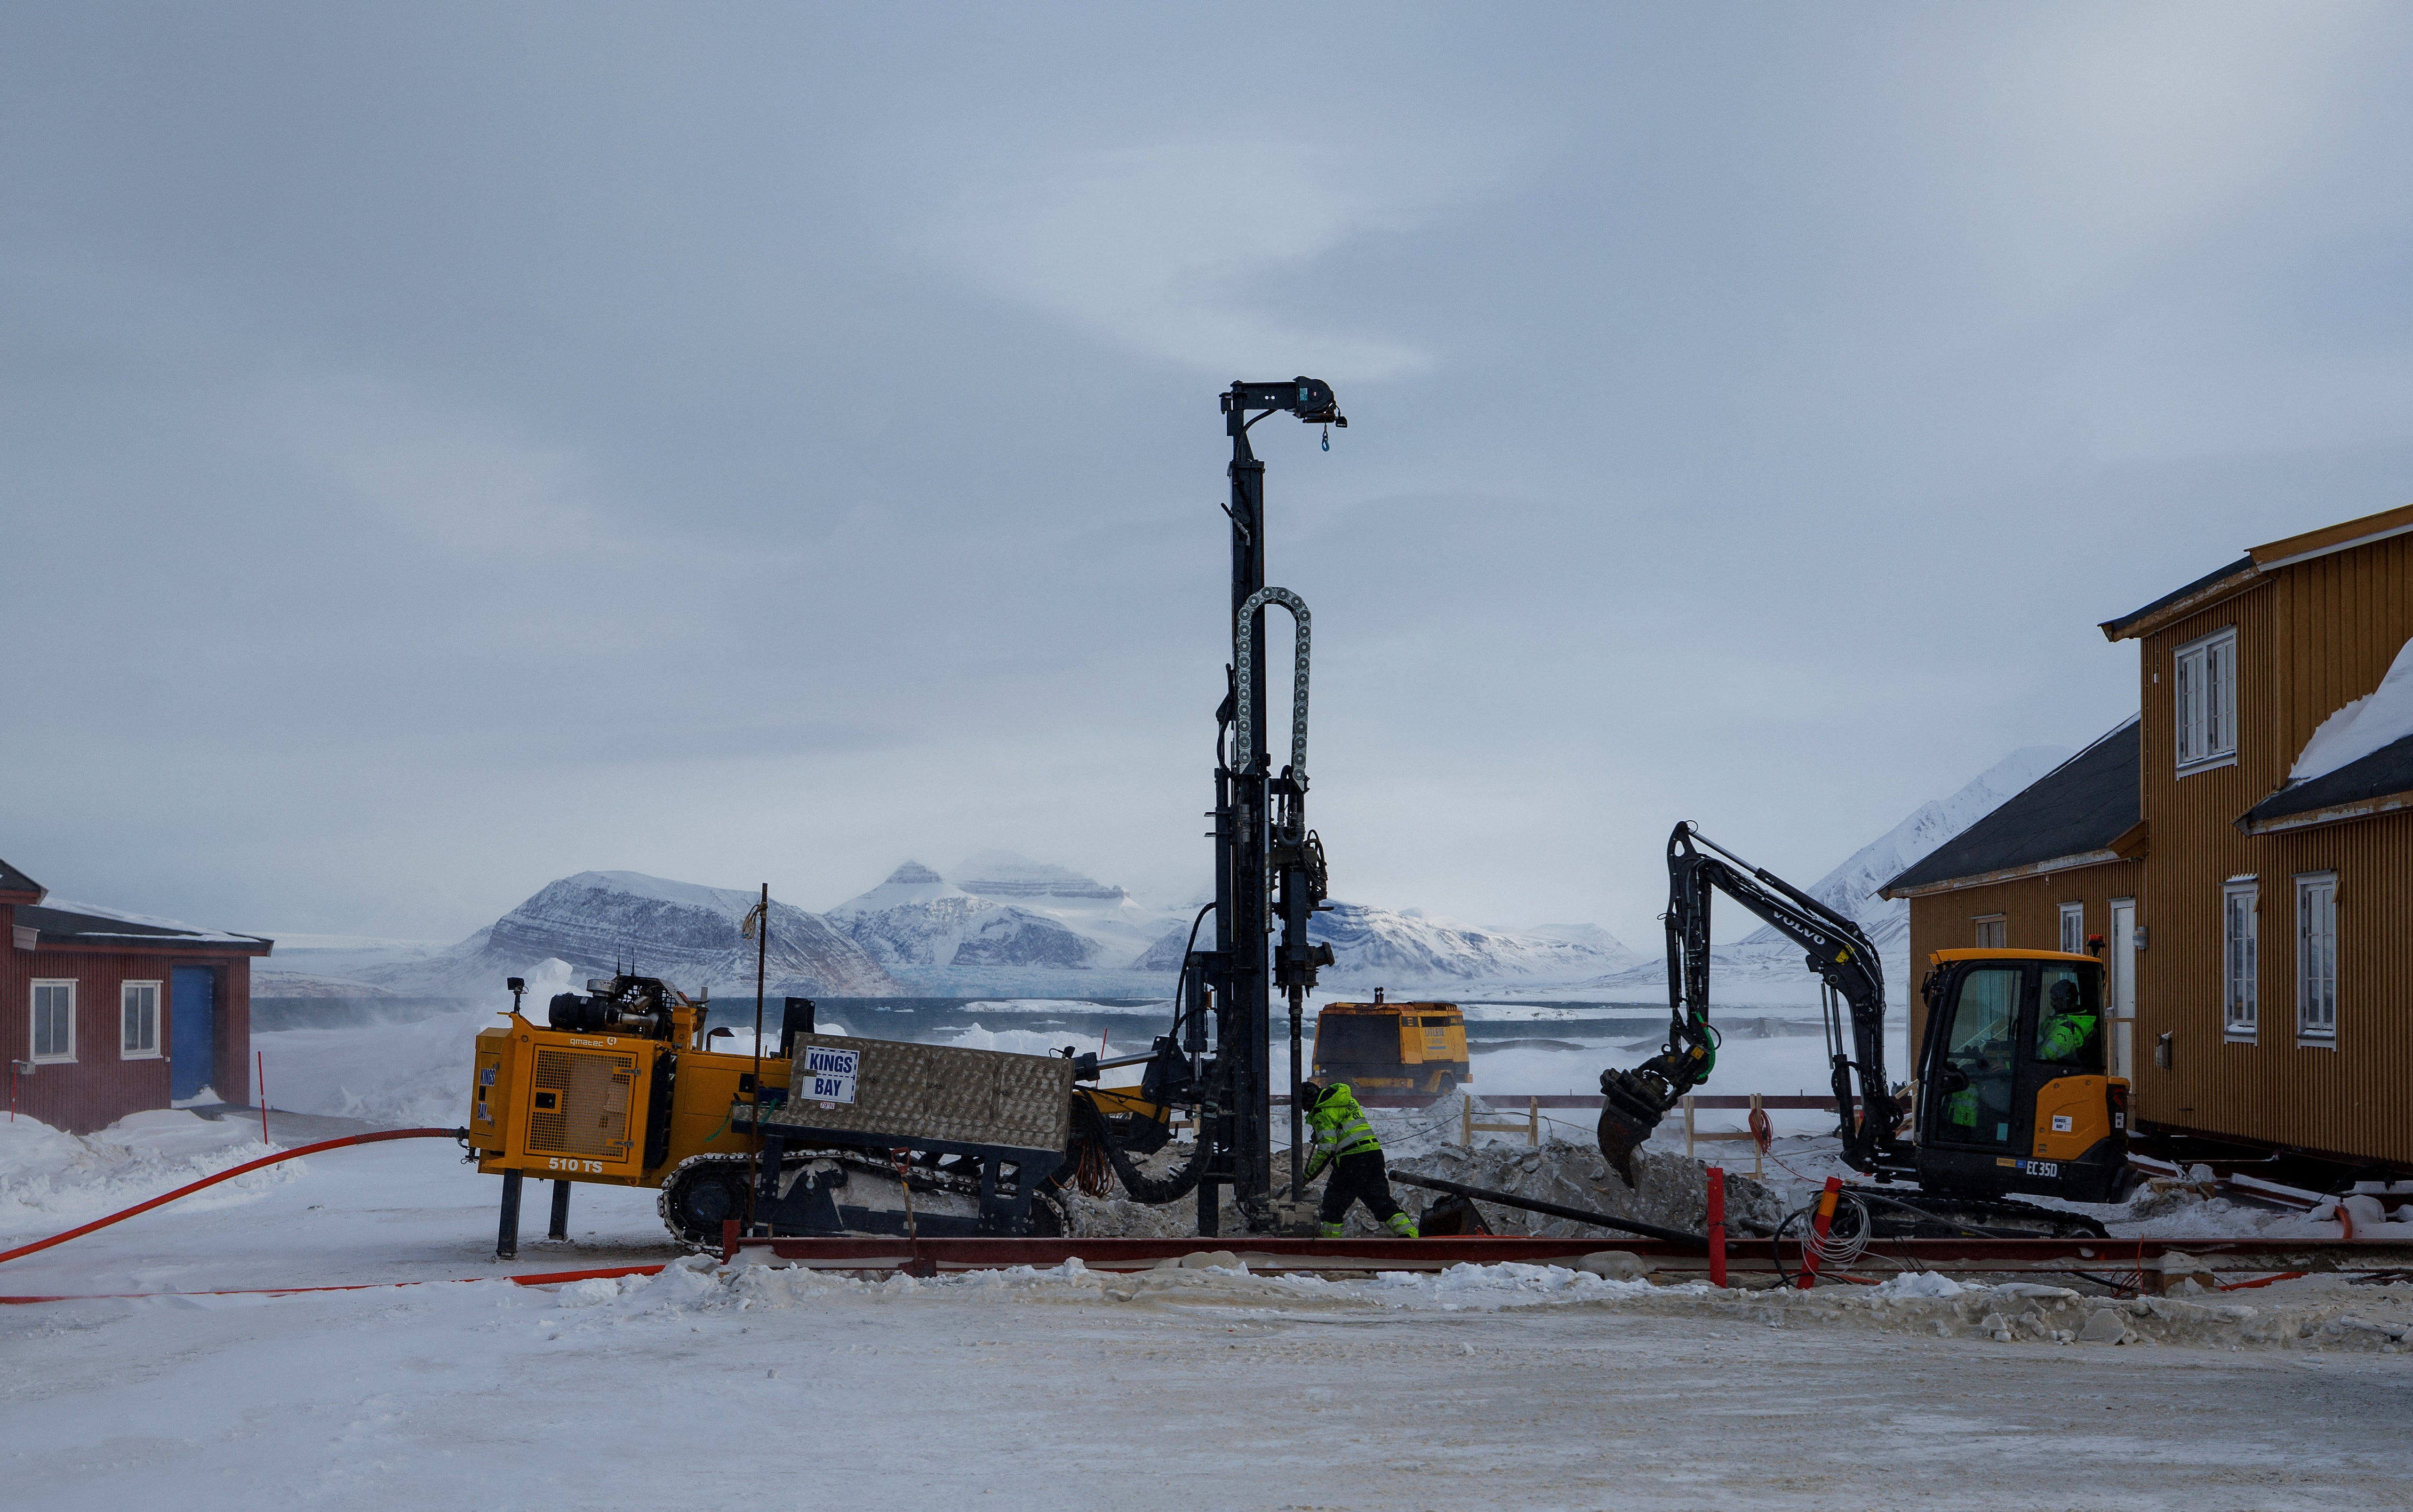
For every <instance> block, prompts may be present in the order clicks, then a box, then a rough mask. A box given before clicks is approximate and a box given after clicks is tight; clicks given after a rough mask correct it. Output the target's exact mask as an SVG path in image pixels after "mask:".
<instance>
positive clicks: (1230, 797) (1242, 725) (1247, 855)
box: [1180, 378, 1349, 1234]
mask: <svg viewBox="0 0 2413 1512" xmlns="http://www.w3.org/2000/svg"><path fill="white" fill-rule="evenodd" d="M1222 402H1223V428H1224V431H1225V433H1226V434H1227V435H1229V436H1230V437H1231V438H1232V467H1231V482H1232V501H1231V503H1230V504H1229V505H1227V506H1226V507H1225V511H1226V512H1227V513H1229V514H1230V515H1231V517H1232V662H1231V690H1230V693H1229V695H1228V696H1227V697H1226V698H1225V699H1224V701H1223V706H1222V707H1221V709H1219V710H1217V711H1216V727H1217V728H1216V763H1215V808H1214V809H1213V812H1212V817H1213V819H1214V821H1215V832H1214V837H1215V942H1214V948H1213V949H1211V950H1202V951H1194V952H1192V954H1191V956H1190V958H1189V960H1188V962H1187V963H1186V965H1187V968H1188V969H1187V971H1185V972H1184V975H1183V981H1184V983H1185V992H1186V998H1185V1001H1183V1002H1182V1003H1181V1004H1180V1023H1181V1026H1182V1028H1181V1033H1182V1044H1181V1049H1182V1050H1183V1051H1185V1052H1186V1053H1187V1054H1188V1055H1189V1057H1190V1058H1191V1060H1192V1062H1193V1063H1194V1064H1196V1065H1197V1068H1198V1069H1197V1073H1196V1075H1197V1080H1196V1086H1197V1087H1198V1089H1199V1091H1200V1094H1201V1101H1202V1104H1203V1105H1202V1106H1201V1108H1200V1110H1199V1129H1198V1137H1199V1139H1200V1141H1201V1142H1202V1144H1204V1145H1205V1147H1206V1148H1205V1149H1203V1150H1202V1151H1201V1152H1200V1159H1201V1161H1202V1169H1201V1171H1200V1179H1199V1183H1198V1232H1199V1233H1201V1234H1213V1233H1215V1232H1216V1228H1217V1207H1218V1203H1219V1200H1220V1197H1219V1189H1220V1188H1221V1187H1224V1186H1229V1187H1231V1188H1232V1190H1233V1196H1234V1199H1235V1200H1236V1203H1237V1205H1238V1207H1239V1208H1240V1211H1241V1212H1242V1213H1244V1214H1245V1215H1247V1220H1248V1223H1249V1226H1250V1227H1251V1229H1258V1230H1262V1229H1265V1228H1268V1227H1272V1226H1274V1225H1275V1223H1277V1221H1278V1220H1277V1217H1276V1214H1275V1210H1274V1207H1273V1169H1272V1167H1273V1139H1272V1134H1273V1129H1272V1121H1273V1118H1272V1116H1273V1104H1272V1099H1273V1087H1272V1070H1273V1068H1272V1066H1271V1064H1270V1062H1271V1060H1272V1059H1273V1034H1272V1030H1273V1014H1272V1010H1273V993H1274V990H1275V989H1276V988H1277V987H1279V988H1280V989H1281V991H1282V992H1283V994H1284V995H1285V996H1286V997H1287V998H1288V1000H1289V1007H1290V1030H1291V1039H1290V1043H1291V1067H1290V1085H1292V1086H1294V1087H1295V1086H1296V1085H1297V1083H1298V1079H1299V1075H1300V1066H1299V1063H1298V1062H1299V1050H1300V1042H1301V1039H1302V1033H1301V1026H1300V1018H1301V1015H1302V1013H1303V1011H1304V1008H1305V1005H1306V1000H1307V992H1308V989H1309V988H1310V987H1312V986H1314V985H1315V972H1316V968H1317V967H1318V966H1321V965H1329V964H1331V960H1332V951H1331V947H1330V946H1328V945H1322V946H1319V945H1310V943H1309V942H1308V938H1307V923H1308V918H1309V916H1310V914H1312V913H1313V912H1315V910H1316V909H1317V907H1318V906H1320V905H1321V904H1322V903H1323V901H1324V896H1325V867H1324V846H1323V842H1322V841H1321V840H1320V839H1318V838H1317V837H1316V835H1315V832H1314V831H1312V830H1310V829H1309V828H1308V827H1307V686H1308V651H1309V639H1310V636H1309V630H1310V618H1309V615H1308V610H1307V603H1306V601H1305V600H1302V599H1300V598H1299V596H1298V595H1297V594H1295V593H1293V592H1291V591H1290V590H1289V589H1287V588H1280V587H1267V586H1266V532H1265V503H1266V465H1265V464H1264V463H1262V462H1260V461H1258V460H1257V456H1256V453H1255V452H1253V451H1251V449H1250V446H1249V428H1250V427H1251V426H1252V425H1254V424H1255V423H1256V422H1258V421H1260V420H1263V419H1265V418H1266V416H1268V415H1272V414H1276V413H1279V412H1283V411H1287V412H1289V413H1292V414H1295V415H1296V416H1297V417H1298V418H1299V419H1300V420H1301V421H1303V422H1306V423H1308V424H1310V425H1317V424H1320V425H1325V426H1332V425H1339V426H1340V427H1342V428H1343V429H1346V428H1347V426H1348V424H1349V422H1348V420H1347V418H1346V417H1344V416H1343V415H1342V414H1341V413H1340V403H1339V401H1338V400H1337V399H1335V398H1334V396H1333V393H1332V386H1331V385H1330V384H1328V383H1325V382H1324V381H1323V380H1321V379H1319V378H1293V379H1291V380H1290V381H1289V382H1287V383H1234V384H1233V385H1232V387H1231V388H1230V389H1229V390H1228V391H1226V392H1225V393H1224V394H1223V396H1222ZM1326 435H1327V437H1328V436H1329V432H1328V431H1327V432H1326ZM1325 444H1326V446H1327V447H1328V446H1329V445H1330V442H1329V440H1328V439H1327V441H1326V443H1325ZM1274 604H1280V605H1281V606H1282V607H1283V608H1285V609H1287V610H1289V611H1290V613H1291V616H1292V618H1293V619H1294V620H1295V622H1296V626H1297V636H1296V643H1297V653H1296V657H1295V672H1294V675H1293V681H1292V689H1291V734H1290V761H1289V763H1288V764H1286V765H1284V766H1283V767H1282V768H1281V770H1280V771H1279V772H1277V771H1275V770H1274V768H1273V763H1272V758H1271V756H1270V754H1269V753H1268V752H1267V750H1266V691H1267V689H1266V643H1265V630H1266V609H1267V608H1268V607H1270V606H1272V605H1274ZM1277 923H1279V924H1280V926H1281V940H1280V941H1279V942H1278V943H1277V944H1276V946H1275V948H1274V949H1273V951H1272V952H1271V955H1270V958H1269V957H1268V953H1267V950H1266V943H1267V936H1269V935H1270V934H1272V933H1273V930H1274V926H1275V925H1276V924H1277ZM1210 1020H1211V1022H1212V1024H1213V1029H1214V1034H1213V1043H1212V1050H1211V1053H1210V1052H1209V1045H1208V1039H1207V1026H1208V1024H1209V1022H1210ZM1299 1119H1300V1110H1299V1109H1298V1108H1297V1107H1296V1105H1295V1104H1294V1105H1293V1107H1292V1109H1291V1160H1290V1166H1291V1169H1290V1195H1291V1198H1292V1199H1293V1200H1296V1199H1297V1198H1298V1197H1299V1195H1300V1193H1299V1188H1300V1186H1301V1184H1302V1183H1301V1181H1300V1169H1299V1160H1300V1154H1299V1150H1300V1144H1301V1140H1300V1133H1301V1131H1300V1129H1299Z"/></svg>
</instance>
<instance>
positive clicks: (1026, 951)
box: [828, 861, 1099, 976]
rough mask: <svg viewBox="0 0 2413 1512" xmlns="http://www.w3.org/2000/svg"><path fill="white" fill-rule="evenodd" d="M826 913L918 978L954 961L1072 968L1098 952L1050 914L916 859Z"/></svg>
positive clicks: (876, 955)
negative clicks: (997, 897)
mask: <svg viewBox="0 0 2413 1512" xmlns="http://www.w3.org/2000/svg"><path fill="white" fill-rule="evenodd" d="M828 917H829V921H830V922H831V923H832V924H833V925H836V926H837V927H838V928H840V929H843V930H845V931H846V933H847V934H848V936H849V937H851V939H852V940H853V941H855V942H856V943H857V944H859V945H861V946H862V947H863V948H864V949H865V950H866V951H868V952H869V953H870V954H871V957H872V958H873V959H874V960H877V961H879V962H880V963H881V966H883V967H889V968H894V969H896V970H897V971H905V972H907V973H910V974H918V975H922V976H928V975H930V974H931V972H932V971H933V969H937V970H941V971H942V970H944V969H946V968H951V967H957V966H963V967H1012V966H1037V967H1047V968H1053V969H1056V970H1062V971H1078V970H1080V969H1081V968H1083V967H1085V966H1088V965H1089V964H1090V963H1091V962H1092V961H1093V960H1094V959H1096V957H1097V956H1098V954H1099V951H1098V947H1097V945H1096V944H1094V943H1092V942H1091V941H1088V940H1085V939H1083V938H1082V937H1081V936H1079V935H1077V934H1075V933H1073V931H1072V930H1070V929H1068V928H1066V927H1064V926H1063V925H1061V924H1059V923H1058V922H1057V921H1056V920H1054V919H1051V918H1048V917H1047V916H1045V915H1044V914H1042V913H1038V912H1032V911H1031V910H1029V909H1023V908H1016V907H1014V906H1012V905H1011V904H1003V903H993V902H991V901H989V900H988V899H987V898H985V897H974V896H973V895H972V894H970V893H969V892H967V891H965V890H964V889H963V888H961V887H958V886H956V885H955V883H954V882H949V881H947V880H946V879H945V878H944V877H941V876H940V875H939V874H938V873H937V872H935V871H932V870H931V869H930V868H929V867H925V866H924V865H922V864H921V863H920V862H918V861H908V862H906V863H905V864H904V865H903V866H901V867H897V868H896V870H895V871H892V872H890V873H889V874H888V880H887V881H886V882H881V884H880V885H879V886H877V887H875V888H873V889H871V891H869V892H867V893H865V894H863V895H861V896H860V897H851V898H848V899H847V900H846V901H845V902H843V903H840V904H839V905H838V906H837V907H836V908H834V909H832V910H830V911H829V915H828Z"/></svg>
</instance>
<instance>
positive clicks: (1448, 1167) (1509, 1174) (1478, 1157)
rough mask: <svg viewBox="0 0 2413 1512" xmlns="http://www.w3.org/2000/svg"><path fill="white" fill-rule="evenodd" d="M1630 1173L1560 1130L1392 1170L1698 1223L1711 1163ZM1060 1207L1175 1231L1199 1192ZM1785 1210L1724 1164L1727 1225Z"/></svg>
mask: <svg viewBox="0 0 2413 1512" xmlns="http://www.w3.org/2000/svg"><path fill="white" fill-rule="evenodd" d="M1634 1165H1635V1175H1636V1177H1638V1178H1640V1183H1641V1184H1640V1186H1639V1188H1638V1189H1636V1188H1629V1187H1627V1186H1626V1184H1625V1183H1624V1181H1623V1180H1621V1179H1620V1178H1618V1177H1617V1176H1615V1175H1614V1174H1612V1173H1611V1172H1610V1171H1609V1169H1608V1164H1607V1162H1606V1161H1604V1160H1602V1159H1601V1156H1600V1151H1599V1150H1597V1149H1593V1148H1592V1147H1591V1146H1590V1145H1578V1144H1574V1143H1571V1142H1570V1141H1567V1140H1563V1139H1553V1140H1550V1141H1549V1142H1547V1144H1545V1145H1543V1146H1542V1147H1541V1148H1540V1149H1531V1148H1528V1147H1525V1146H1521V1145H1484V1146H1478V1147H1477V1148H1475V1149H1467V1148H1465V1147H1464V1146H1462V1145H1443V1146H1442V1147H1441V1148H1439V1149H1435V1150H1433V1151H1431V1152H1430V1153H1429V1154H1423V1155H1417V1156H1414V1157H1412V1158H1409V1159H1404V1160H1399V1159H1395V1160H1393V1161H1392V1162H1391V1169H1392V1170H1393V1171H1395V1172H1399V1171H1406V1172H1413V1173H1414V1174H1416V1175H1419V1176H1431V1177H1438V1178H1441V1179H1443V1180H1446V1181H1457V1182H1461V1183H1463V1184H1464V1185H1467V1186H1473V1187H1482V1188H1484V1189H1485V1190H1487V1191H1491V1192H1507V1193H1515V1194H1516V1195H1517V1196H1520V1197H1532V1198H1533V1199H1534V1200H1536V1201H1539V1202H1554V1203H1557V1204H1559V1205H1560V1206H1561V1207H1564V1208H1590V1209H1591V1210H1592V1211H1595V1212H1603V1213H1606V1214H1608V1215H1610V1216H1611V1217H1616V1218H1631V1219H1635V1220H1636V1221H1637V1222H1640V1223H1652V1224H1656V1225H1658V1226H1659V1227H1661V1228H1675V1229H1681V1230H1683V1231H1685V1232H1686V1233H1694V1234H1696V1233H1699V1232H1700V1230H1701V1227H1702V1225H1703V1224H1704V1223H1707V1222H1708V1214H1709V1178H1708V1172H1709V1167H1708V1166H1707V1165H1704V1164H1702V1163H1700V1162H1699V1161H1696V1160H1690V1159H1687V1158H1686V1157H1684V1156H1682V1155H1680V1154H1677V1153H1675V1152H1674V1151H1672V1150H1661V1149H1643V1150H1641V1151H1640V1152H1638V1153H1637V1154H1636V1157H1635V1161H1634ZM1391 1190H1392V1194H1393V1195H1395V1196H1396V1197H1398V1198H1399V1205H1400V1206H1401V1207H1403V1208H1407V1209H1408V1210H1409V1211H1410V1212H1412V1213H1416V1214H1419V1215H1421V1214H1422V1213H1423V1212H1424V1210H1425V1208H1427V1207H1429V1206H1430V1205H1431V1204H1432V1203H1433V1202H1434V1201H1436V1200H1438V1199H1439V1198H1440V1197H1441V1195H1442V1193H1438V1192H1433V1191H1429V1190H1427V1189H1425V1188H1422V1187H1413V1186H1409V1185H1407V1184H1406V1183H1404V1182H1395V1183H1394V1184H1393V1186H1392V1189H1391ZM1323 1194H1324V1183H1323V1182H1322V1181H1317V1182H1315V1183H1314V1184H1313V1185H1311V1186H1310V1187H1309V1188H1308V1195H1309V1197H1310V1200H1313V1199H1316V1198H1320V1197H1321V1196H1322V1195H1323ZM1482 1207H1483V1215H1484V1217H1485V1219H1486V1220H1487V1221H1488V1223H1490V1224H1491V1229H1492V1232H1493V1233H1495V1234H1532V1235H1540V1236H1543V1237H1546V1238H1564V1237H1568V1236H1576V1235H1586V1234H1596V1235H1603V1236H1605V1237H1606V1236H1609V1235H1610V1234H1611V1232H1612V1231H1609V1230H1605V1229H1601V1228H1598V1227H1595V1226H1593V1225H1591V1224H1588V1223H1577V1222H1575V1221H1574V1220H1572V1219H1565V1218H1552V1217H1549V1216H1548V1215H1547V1214H1544V1213H1532V1212H1527V1211H1525V1210H1524V1209H1522V1208H1503V1207H1502V1206H1500V1205H1499V1204H1497V1203H1485V1204H1483V1205H1482ZM1065 1209H1066V1213H1067V1215H1068V1216H1069V1217H1070V1219H1071V1227H1072V1231H1073V1233H1074V1234H1078V1235H1085V1236H1111V1237H1116V1238H1180V1237H1184V1236H1188V1235H1192V1234H1195V1233H1197V1232H1198V1200H1197V1198H1196V1197H1194V1196H1192V1197H1184V1198H1183V1199H1182V1200H1180V1201H1179V1202H1175V1203H1168V1204H1166V1205H1165V1206H1163V1207H1162V1208H1150V1207H1148V1206H1147V1205H1146V1204H1144V1203H1137V1202H1132V1201H1131V1200H1130V1199H1129V1198H1128V1197H1125V1196H1123V1195H1122V1194H1121V1193H1120V1190H1119V1189H1118V1191H1117V1193H1116V1194H1115V1195H1113V1196H1108V1197H1088V1196H1082V1195H1079V1194H1078V1193H1072V1194H1068V1195H1067V1197H1066V1198H1065ZM1783 1216H1784V1208H1783V1207H1782V1205H1781V1204H1780V1203H1779V1201H1778V1199H1777V1197H1776V1194H1775V1193H1772V1192H1770V1191H1769V1189H1768V1188H1767V1187H1765V1186H1763V1185H1761V1184H1760V1183H1759V1182H1757V1181H1754V1180H1753V1179H1751V1178H1749V1177H1745V1176H1738V1175H1736V1174H1735V1173H1733V1172H1731V1171H1729V1172H1728V1173H1726V1228H1727V1231H1728V1232H1729V1233H1731V1234H1734V1235H1736V1236H1738V1237H1739V1236H1741V1235H1743V1234H1747V1233H1755V1234H1765V1233H1768V1232H1769V1231H1770V1230H1772V1229H1773V1228H1774V1227H1775V1226H1776V1223H1777V1221H1778V1220H1779V1219H1780V1218H1782V1217H1783ZM1247 1228H1248V1225H1247V1223H1245V1222H1244V1221H1243V1220H1242V1219H1241V1217H1240V1215H1239V1212H1238V1211H1237V1209H1236V1208H1233V1206H1232V1204H1231V1202H1230V1200H1229V1199H1228V1198H1227V1199H1226V1200H1225V1201H1224V1204H1223V1222H1222V1232H1223V1233H1225V1234H1239V1233H1245V1232H1247ZM1349 1232H1350V1233H1352V1234H1373V1233H1376V1232H1378V1230H1377V1228H1376V1226H1375V1224H1374V1223H1373V1221H1372V1220H1371V1219H1370V1218H1369V1217H1368V1216H1367V1213H1366V1209H1365V1208H1362V1207H1357V1208H1351V1209H1350V1212H1349Z"/></svg>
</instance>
